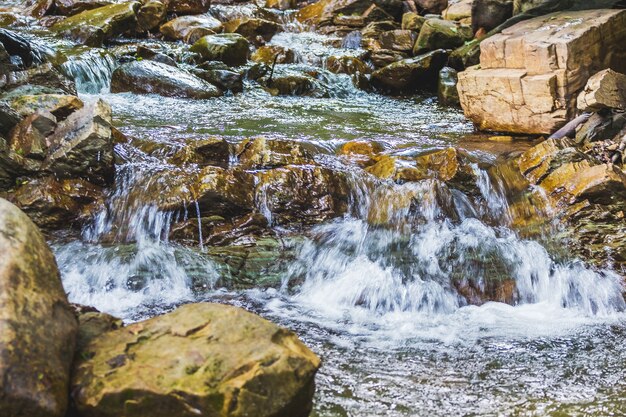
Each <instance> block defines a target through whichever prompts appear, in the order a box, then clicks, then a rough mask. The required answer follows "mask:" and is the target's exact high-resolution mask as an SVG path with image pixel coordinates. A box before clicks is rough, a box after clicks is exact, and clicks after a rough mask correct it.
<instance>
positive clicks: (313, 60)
mask: <svg viewBox="0 0 626 417" xmlns="http://www.w3.org/2000/svg"><path fill="white" fill-rule="evenodd" d="M214 13H215V14H216V15H218V16H221V15H230V14H233V13H239V14H242V13H243V14H245V13H251V12H250V11H249V10H247V9H245V8H243V9H229V8H227V7H223V6H221V7H220V8H216V10H215V11H214ZM297 29H298V28H297V27H293V28H292V31H289V32H285V33H283V34H280V35H278V36H276V37H275V38H274V40H273V41H272V43H275V44H277V45H282V46H289V47H292V48H294V49H296V52H297V53H298V54H297V56H298V57H299V58H298V59H299V64H300V65H317V66H323V65H324V62H325V58H326V57H327V56H329V55H331V54H352V55H358V54H359V51H358V50H354V49H342V48H338V47H337V46H336V42H331V39H329V38H327V37H325V36H322V35H319V34H313V33H308V32H302V33H300V32H298V31H297ZM332 45H334V46H332ZM114 66H115V60H113V59H112V57H111V56H110V55H108V54H107V53H106V52H104V51H98V50H93V51H89V52H87V53H86V54H85V53H82V54H77V55H76V56H75V57H71V58H70V59H69V60H68V61H67V62H66V63H65V64H63V68H64V70H65V71H66V72H67V73H68V74H71V75H72V76H74V77H76V78H77V80H78V88H79V90H80V91H81V93H82V94H84V95H85V96H86V98H89V97H88V96H89V95H92V94H100V95H101V96H102V97H103V98H104V99H105V100H106V101H108V102H109V103H111V105H112V107H113V115H114V122H115V125H116V126H117V127H118V128H119V129H120V130H121V131H123V132H124V133H125V134H127V135H129V136H132V137H136V138H141V139H143V140H148V141H151V142H154V143H159V144H161V145H164V146H165V147H166V148H175V147H179V146H182V145H181V143H182V141H183V140H189V139H193V138H202V137H206V136H209V135H219V136H223V137H225V138H227V140H229V141H231V142H237V141H240V140H241V139H243V138H246V137H250V136H261V135H262V136H266V137H269V138H277V139H292V140H298V141H303V142H307V143H312V144H314V145H315V147H316V148H317V149H319V150H320V155H319V159H320V163H324V164H331V165H333V166H335V167H341V168H342V169H344V168H345V169H346V170H347V171H349V172H350V173H351V175H350V179H351V180H350V186H351V188H352V196H351V202H352V203H351V204H352V207H351V210H350V211H349V214H347V215H346V216H345V217H343V218H339V219H335V220H332V221H328V222H326V223H323V224H320V225H317V226H315V227H313V228H312V229H310V230H307V231H305V232H303V233H302V234H301V235H298V236H293V235H292V234H289V233H285V231H283V230H280V229H277V232H278V233H280V234H284V235H285V240H286V241H287V242H288V243H287V245H288V246H289V248H290V250H292V251H293V257H292V258H291V260H290V261H289V262H288V263H286V264H285V265H284V266H283V267H282V269H281V270H280V271H279V274H278V275H279V277H280V278H279V279H277V280H275V281H273V282H271V283H269V284H267V283H266V284H264V285H263V286H258V287H256V288H251V289H247V290H236V289H235V288H236V287H234V286H233V285H231V283H230V282H229V281H228V280H227V279H225V278H224V276H223V274H222V272H223V271H222V270H220V266H219V264H218V263H217V262H216V261H215V259H214V258H212V257H211V256H209V254H210V252H211V249H212V248H210V247H208V248H207V247H202V246H199V247H188V246H187V247H185V246H182V245H179V244H176V243H172V242H169V241H168V238H167V236H168V234H169V230H170V227H171V224H172V222H173V221H175V220H177V219H181V218H182V219H194V218H196V217H197V216H198V208H197V207H196V206H194V205H193V204H191V205H189V206H188V207H186V209H185V210H184V211H182V212H161V211H159V210H158V209H157V208H156V206H155V205H154V204H152V203H151V201H150V198H151V197H150V194H149V193H147V192H144V191H143V190H149V189H150V181H152V179H153V178H154V177H155V176H154V174H155V173H158V172H160V171H163V170H172V171H174V172H175V170H176V167H173V166H169V165H168V164H167V162H166V160H165V157H164V156H162V155H159V154H158V153H156V154H150V155H148V154H146V153H144V152H143V151H141V150H140V149H137V148H134V147H133V146H132V145H129V144H120V145H117V147H116V152H117V154H118V159H119V165H118V167H117V168H118V169H117V178H116V185H115V188H114V189H113V190H112V191H111V194H110V196H109V200H108V202H107V207H106V208H104V209H103V210H102V211H101V212H100V213H99V214H97V215H96V216H95V218H94V219H93V221H92V223H91V224H89V225H88V226H87V227H86V228H85V230H84V231H83V233H82V236H81V237H80V238H68V237H59V238H58V239H55V240H54V241H53V242H52V243H53V247H54V250H55V252H56V254H57V258H58V262H59V265H60V268H61V271H62V276H63V281H64V285H65V288H66V290H67V291H68V293H69V296H70V298H71V300H72V301H74V302H78V303H83V304H89V305H93V306H95V307H97V308H99V309H101V310H103V311H107V312H110V313H112V314H116V315H119V316H121V317H123V318H125V319H126V320H129V321H132V320H139V319H142V318H145V317H148V316H151V315H154V314H158V313H160V312H164V311H168V310H170V309H172V308H174V307H175V306H176V305H179V304H181V303H185V302H192V301H199V300H209V301H217V302H225V303H231V304H234V305H239V306H242V307H245V308H248V309H250V310H252V311H255V312H257V313H259V314H261V315H263V316H265V317H267V318H269V319H271V320H273V321H276V322H278V323H280V324H282V325H284V326H287V327H289V328H291V329H293V330H294V331H296V332H297V333H298V334H299V335H300V336H301V337H302V338H303V340H304V341H305V342H306V343H307V344H308V345H309V346H311V347H312V349H313V350H314V351H316V352H317V353H318V354H319V355H320V356H321V357H322V359H323V367H322V368H321V370H320V372H319V374H318V378H317V383H318V391H317V394H316V399H315V408H314V415H316V416H370V415H371V416H379V415H390V416H396V415H398V416H400V415H411V416H412V415H424V416H431V415H432V416H436V415H453V416H456V415H468V416H471V415H494V416H495V415H554V416H564V415H595V416H605V415H626V399H625V398H626V349H624V348H623V347H624V345H625V343H626V317H625V315H624V313H623V311H624V310H625V308H626V305H625V303H624V298H623V294H622V293H623V291H624V288H623V286H622V284H621V282H620V279H621V278H620V277H619V276H618V275H617V274H615V273H613V272H611V271H597V270H593V269H590V268H589V267H587V266H585V264H584V263H583V262H581V261H579V260H576V259H572V258H571V257H568V256H567V254H563V253H562V252H560V251H558V250H555V249H554V248H555V247H558V241H557V242H556V245H555V244H554V243H555V242H554V240H553V239H549V238H548V239H544V238H542V239H539V238H537V239H535V240H525V239H522V238H520V236H519V235H518V234H517V233H516V232H514V231H513V230H512V229H511V227H510V226H511V217H510V213H511V210H510V206H509V203H510V201H509V196H507V195H506V192H505V188H506V186H505V185H504V184H502V182H501V181H500V180H499V178H498V177H497V176H496V177H494V176H493V175H490V174H489V172H488V171H487V170H486V169H485V168H484V165H485V164H486V165H489V164H490V163H492V162H493V160H494V158H495V156H494V149H495V150H497V147H498V146H497V145H494V146H491V147H490V148H489V149H485V148H483V147H481V146H477V145H476V143H473V142H467V141H466V140H465V139H464V138H466V137H468V136H469V135H470V134H471V133H472V128H471V126H470V125H469V124H468V123H467V122H466V121H465V120H464V118H463V116H462V114H461V112H460V110H456V109H450V108H443V107H440V106H438V104H437V102H436V99H434V98H424V97H415V98H389V97H383V96H379V95H376V94H373V93H366V92H363V91H360V90H357V89H356V88H354V87H353V86H352V85H351V81H350V79H349V78H348V77H346V76H331V75H329V76H328V78H327V79H326V81H325V82H327V84H328V86H327V87H330V89H331V90H332V91H333V94H331V95H330V97H329V98H311V97H308V98H297V97H273V96H271V95H269V94H268V93H266V92H265V91H263V90H262V89H261V88H259V87H255V86H254V85H253V84H249V85H247V86H246V87H247V88H246V91H245V92H244V93H242V94H239V95H234V96H233V95H229V96H225V97H222V98H219V99H212V100H198V101H192V100H182V99H174V98H163V97H156V96H137V95H133V94H110V93H108V92H107V91H108V83H109V78H110V74H111V72H112V71H113V69H114ZM353 139H359V140H367V141H375V142H377V143H379V144H381V145H383V147H384V148H385V151H386V152H387V153H389V154H392V155H398V156H408V155H415V154H418V153H420V152H423V151H424V150H427V149H433V148H441V147H444V146H449V145H455V146H461V147H465V149H467V150H468V151H469V152H470V154H471V155H472V157H473V158H475V160H476V161H477V163H476V164H474V166H473V168H474V171H475V174H476V188H477V189H478V190H479V193H478V195H467V194H464V193H463V192H461V191H459V190H454V189H451V188H448V187H447V186H445V185H444V184H443V183H439V182H438V181H435V180H425V181H421V182H417V183H407V184H391V183H388V182H385V181H379V180H375V179H373V178H371V177H370V176H369V175H367V174H365V173H364V172H363V171H362V170H354V169H353V168H354V167H352V166H349V164H347V163H346V162H345V161H343V160H340V158H337V157H335V156H334V154H335V149H336V148H337V146H339V145H340V144H342V143H344V142H345V141H348V140H353ZM521 146H522V148H523V146H524V145H521ZM507 149H508V150H512V149H513V146H508V148H507ZM479 162H480V163H479ZM344 165H345V166H344ZM137 195H138V196H139V197H140V198H136V197H137ZM265 197H266V196H265ZM256 200H257V210H258V211H259V212H260V213H262V214H264V215H265V216H266V217H267V218H268V220H270V221H271V219H272V207H271V206H270V205H268V201H267V198H264V195H263V193H262V192H261V193H260V195H258V196H257V199H256ZM408 200H411V201H418V202H419V204H417V205H415V204H406V201H408ZM373 217H376V218H382V219H384V220H383V221H382V224H378V225H375V224H374V223H376V222H372V221H371V220H372V218H373ZM198 222H200V219H198ZM502 276H506V278H507V279H512V280H514V282H515V286H516V288H517V290H518V291H517V294H516V296H515V297H516V298H515V300H514V301H515V306H511V305H507V304H503V303H497V302H489V303H486V304H484V305H482V306H480V307H477V306H469V305H467V302H466V301H465V298H463V297H461V296H460V295H459V290H458V288H459V285H460V286H462V285H463V284H464V283H466V282H467V281H469V280H471V281H472V282H474V285H477V286H479V287H489V286H490V285H492V284H493V285H499V284H498V282H499V281H498V280H501V279H502ZM494 283H495V284H494Z"/></svg>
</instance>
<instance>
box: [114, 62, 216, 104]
mask: <svg viewBox="0 0 626 417" xmlns="http://www.w3.org/2000/svg"><path fill="white" fill-rule="evenodd" d="M125 91H131V92H134V93H139V94H159V95H162V96H166V97H183V98H195V99H207V98H211V97H219V96H221V95H222V91H221V90H220V89H219V88H217V87H215V86H214V85H212V84H209V83H208V82H206V81H204V80H202V79H200V78H198V77H196V76H195V75H192V74H190V73H188V72H186V71H184V70H182V69H178V68H175V67H171V66H169V65H165V64H161V63H159V62H153V61H133V62H127V63H126V64H123V65H121V66H120V67H118V68H117V69H116V70H115V71H113V76H112V78H111V92H113V93H120V92H125Z"/></svg>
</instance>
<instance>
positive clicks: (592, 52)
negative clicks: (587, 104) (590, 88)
mask: <svg viewBox="0 0 626 417" xmlns="http://www.w3.org/2000/svg"><path fill="white" fill-rule="evenodd" d="M624 45H626V11H624V10H586V11H571V12H559V13H553V14H550V15H546V16H542V17H538V18H535V19H530V20H527V21H524V22H521V23H518V24H517V25H514V26H512V27H510V28H508V29H506V30H504V31H502V33H500V34H497V35H494V36H492V37H490V38H487V39H486V40H484V41H483V42H482V43H481V45H480V48H481V55H480V65H478V66H475V67H471V68H469V69H468V70H467V71H464V72H462V73H460V74H459V85H458V90H459V95H460V100H461V105H462V107H463V110H464V111H465V115H466V116H467V117H468V118H469V119H470V120H472V121H473V122H474V123H475V124H476V125H477V126H478V127H479V128H480V129H482V130H492V131H506V132H513V133H529V134H550V133H552V132H554V131H556V130H557V129H558V128H559V127H561V126H563V125H564V124H565V123H566V122H567V121H568V120H569V119H570V118H571V117H572V116H573V115H574V112H575V110H576V98H577V96H578V93H580V91H581V90H582V89H583V87H584V86H585V83H586V82H587V80H588V79H589V77H591V76H592V75H593V74H595V73H596V72H598V71H601V70H603V69H606V68H613V69H614V70H616V71H619V72H625V71H626V48H624Z"/></svg>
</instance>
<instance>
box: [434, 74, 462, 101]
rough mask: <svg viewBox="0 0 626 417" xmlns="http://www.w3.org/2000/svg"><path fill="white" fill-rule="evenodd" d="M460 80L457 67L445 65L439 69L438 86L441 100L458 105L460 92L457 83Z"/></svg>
mask: <svg viewBox="0 0 626 417" xmlns="http://www.w3.org/2000/svg"><path fill="white" fill-rule="evenodd" d="M458 82H459V78H458V74H457V72H456V70H455V69H453V68H450V67H443V68H442V69H441V71H439V84H438V87H437V96H438V97H439V102H440V103H441V104H444V105H458V104H459V92H458V91H457V89H456V85H457V84H458Z"/></svg>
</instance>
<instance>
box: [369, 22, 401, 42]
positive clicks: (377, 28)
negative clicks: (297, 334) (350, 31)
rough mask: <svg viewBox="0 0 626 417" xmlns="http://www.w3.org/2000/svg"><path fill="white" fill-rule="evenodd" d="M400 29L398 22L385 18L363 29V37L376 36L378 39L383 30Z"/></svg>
mask: <svg viewBox="0 0 626 417" xmlns="http://www.w3.org/2000/svg"><path fill="white" fill-rule="evenodd" d="M396 29H398V24H397V23H396V22H394V21H391V20H385V21H382V22H372V23H369V24H368V25H367V26H365V27H364V28H363V30H361V34H362V36H363V38H376V39H378V38H379V37H380V35H382V34H383V32H386V31H388V30H396Z"/></svg>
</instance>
